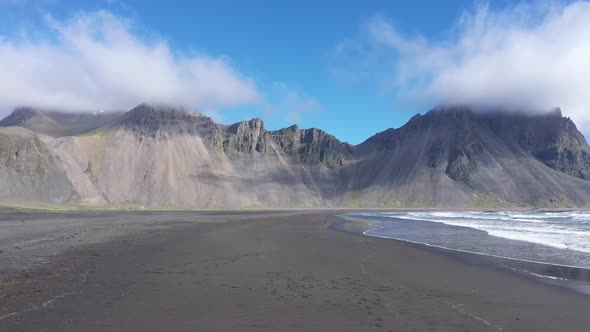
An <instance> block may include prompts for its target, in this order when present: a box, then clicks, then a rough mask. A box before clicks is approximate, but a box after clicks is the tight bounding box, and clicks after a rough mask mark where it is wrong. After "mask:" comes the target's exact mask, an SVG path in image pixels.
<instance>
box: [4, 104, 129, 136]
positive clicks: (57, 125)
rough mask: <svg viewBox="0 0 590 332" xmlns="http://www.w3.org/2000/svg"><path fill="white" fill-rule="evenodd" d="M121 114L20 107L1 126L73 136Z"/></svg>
mask: <svg viewBox="0 0 590 332" xmlns="http://www.w3.org/2000/svg"><path fill="white" fill-rule="evenodd" d="M121 114H122V112H96V113H71V112H67V113H66V112H58V111H42V110H38V109H35V108H31V107H19V108H16V109H15V110H14V111H13V112H12V113H11V114H10V115H9V116H7V117H6V118H4V119H3V120H0V127H10V126H19V127H23V128H27V129H30V130H32V131H34V132H36V133H39V134H44V135H49V136H54V137H60V136H71V135H80V134H83V133H87V132H90V131H92V130H95V129H97V128H100V127H102V126H104V125H106V124H108V123H109V122H111V121H112V120H113V119H115V118H116V117H118V116H119V115H121Z"/></svg>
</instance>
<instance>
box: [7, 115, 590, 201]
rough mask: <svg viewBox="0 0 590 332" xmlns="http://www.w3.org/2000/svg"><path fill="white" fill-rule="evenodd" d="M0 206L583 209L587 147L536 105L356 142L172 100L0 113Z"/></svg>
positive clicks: (589, 159) (419, 119)
mask: <svg viewBox="0 0 590 332" xmlns="http://www.w3.org/2000/svg"><path fill="white" fill-rule="evenodd" d="M0 127H3V128H0V204H2V203H3V202H4V203H5V204H14V203H27V204H35V203H68V204H80V205H93V206H115V207H117V206H119V207H132V208H140V207H142V206H143V207H178V208H255V207H397V208H403V207H415V208H421V207H431V208H483V209H485V208H515V207H546V208H570V207H589V206H590V147H589V146H588V144H587V143H586V140H585V138H584V137H583V135H582V134H581V133H580V132H579V131H578V130H577V129H576V126H575V124H574V123H573V122H572V121H571V120H570V119H569V118H565V117H563V116H562V115H561V112H560V111H559V110H558V109H556V110H554V111H552V112H549V113H547V114H543V115H523V114H521V113H507V112H500V111H498V112H487V113H481V112H474V111H472V110H471V109H470V108H469V107H438V108H435V109H433V110H431V111H430V112H428V113H427V114H425V115H416V116H414V117H413V118H412V119H411V120H410V121H409V122H408V123H407V124H405V125H404V126H403V127H401V128H399V129H388V130H386V131H383V132H381V133H378V134H376V135H374V136H372V137H370V138H369V139H367V140H366V141H365V142H363V143H361V144H359V145H351V144H348V143H343V142H341V141H339V140H338V139H336V138H335V137H334V136H332V135H330V134H328V133H326V132H324V131H322V130H320V129H315V128H312V129H300V128H298V127H297V126H291V127H289V128H284V129H280V130H276V131H268V130H266V129H265V128H264V123H263V122H262V120H261V119H252V120H249V121H243V122H238V123H235V124H232V125H220V124H217V123H215V122H214V121H213V120H212V119H211V118H209V117H206V116H204V115H202V114H199V113H196V112H192V111H189V110H186V109H182V108H174V107H167V106H155V105H147V104H142V105H139V106H137V107H135V108H133V109H132V110H130V111H128V112H119V113H95V114H88V113H85V114H72V113H63V112H47V111H41V110H36V109H33V108H18V109H15V110H14V111H13V112H12V114H11V115H9V116H8V117H6V118H5V119H3V120H1V121H0Z"/></svg>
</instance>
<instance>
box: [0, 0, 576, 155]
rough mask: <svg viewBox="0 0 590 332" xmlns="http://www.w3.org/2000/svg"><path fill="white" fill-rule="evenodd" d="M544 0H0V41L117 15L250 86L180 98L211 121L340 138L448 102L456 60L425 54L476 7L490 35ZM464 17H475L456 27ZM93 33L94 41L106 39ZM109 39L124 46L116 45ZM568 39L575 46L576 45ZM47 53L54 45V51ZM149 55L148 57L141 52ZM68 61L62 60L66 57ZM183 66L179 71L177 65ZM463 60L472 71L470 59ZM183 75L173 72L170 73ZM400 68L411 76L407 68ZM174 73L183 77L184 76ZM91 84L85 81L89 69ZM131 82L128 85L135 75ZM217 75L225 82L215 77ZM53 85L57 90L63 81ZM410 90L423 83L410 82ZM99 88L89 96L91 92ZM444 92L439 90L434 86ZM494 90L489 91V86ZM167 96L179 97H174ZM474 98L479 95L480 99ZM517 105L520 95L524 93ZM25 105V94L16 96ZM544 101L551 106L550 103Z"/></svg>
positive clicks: (356, 136)
mask: <svg viewBox="0 0 590 332" xmlns="http://www.w3.org/2000/svg"><path fill="white" fill-rule="evenodd" d="M546 3H547V2H538V1H537V2H533V3H530V2H529V3H525V4H526V6H524V7H523V6H521V7H518V8H516V6H515V4H514V2H511V1H510V2H506V1H493V2H490V3H484V2H482V1H477V2H473V1H461V0H448V1H434V0H433V1H338V2H336V1H307V0H304V1H225V0H222V1H220V0H217V1H167V2H163V1H128V0H126V1H116V0H113V1H59V0H54V1H26V0H4V1H2V0H0V38H1V39H0V41H2V40H4V42H5V43H11V44H12V45H13V46H14V45H16V46H14V47H13V52H14V53H15V54H19V53H18V52H19V50H20V49H21V48H25V46H23V45H28V44H27V43H29V44H34V43H37V45H36V46H35V47H39V46H38V45H39V44H41V45H45V44H51V43H52V42H55V43H57V44H60V42H59V41H54V39H53V34H54V33H55V31H53V30H52V28H51V27H49V28H48V24H47V21H50V22H54V23H55V24H56V25H58V26H60V27H61V28H63V29H66V28H68V29H69V28H71V31H76V29H77V28H76V27H77V26H76V25H75V24H74V23H72V20H74V19H75V18H76V17H79V16H84V15H90V16H91V17H92V15H95V14H94V13H97V12H99V11H100V12H103V13H107V15H109V17H111V15H112V17H114V20H113V19H112V18H108V19H107V20H108V21H109V22H113V21H114V22H121V21H123V22H125V23H124V28H123V29H124V31H126V33H128V34H129V36H131V37H132V38H133V40H132V44H134V45H135V44H139V46H138V47H139V48H140V50H144V51H145V50H146V47H142V46H141V45H143V44H141V43H145V44H146V45H148V47H147V48H148V49H149V46H153V45H154V44H155V43H163V44H164V45H165V46H166V47H165V48H166V52H164V53H166V54H168V53H170V54H172V55H171V57H172V58H173V59H176V57H184V58H187V57H188V58H191V57H194V58H195V59H200V60H203V58H205V59H208V60H214V61H213V62H214V63H215V64H217V65H219V67H223V68H218V69H219V70H215V71H213V70H209V69H207V70H205V71H198V73H199V75H201V76H203V75H205V76H206V75H218V76H219V75H221V76H222V77H224V78H225V79H228V80H232V81H231V82H230V83H229V84H230V85H232V86H234V88H235V90H246V91H249V92H248V93H241V94H240V92H239V91H236V93H235V94H234V93H232V94H230V93H229V92H219V91H218V90H211V91H210V92H206V93H205V92H203V96H202V99H191V98H190V97H187V99H186V100H187V102H186V103H190V104H191V106H193V107H195V108H197V109H199V110H201V111H203V112H204V113H207V114H210V115H212V116H213V117H214V118H215V119H216V120H218V121H220V122H223V123H232V122H235V121H240V120H244V119H248V118H252V117H261V118H263V119H264V120H265V124H266V126H267V128H269V129H278V128H281V127H285V126H289V125H291V124H293V123H297V124H298V125H299V126H301V127H319V128H322V129H324V130H326V131H327V132H329V133H331V134H333V135H335V136H336V137H337V138H339V139H341V140H343V141H348V142H351V143H355V144H356V143H360V142H362V141H363V140H365V139H366V138H368V137H369V136H371V135H373V134H374V133H376V132H379V131H382V130H385V129H387V128H391V127H394V128H395V127H399V126H401V125H403V124H404V123H405V122H406V121H407V120H408V119H409V118H410V117H411V116H413V115H414V114H415V113H417V112H421V113H424V112H426V111H427V110H428V109H429V108H430V107H432V106H433V104H435V103H438V102H440V101H447V100H449V98H444V97H447V96H448V92H446V90H444V89H442V88H440V84H439V85H436V84H434V83H438V82H439V80H435V78H438V77H439V76H440V77H442V78H445V77H446V76H444V75H443V74H441V73H445V74H446V73H447V72H448V69H449V68H456V67H457V66H455V63H454V62H453V63H452V64H450V62H449V61H450V60H440V61H439V60H430V58H429V56H428V55H429V54H439V53H440V54H442V55H441V58H444V59H447V58H452V57H461V58H463V57H465V54H464V53H461V54H456V53H457V47H455V46H454V45H458V44H461V41H465V40H466V39H468V38H467V37H466V36H469V35H470V33H471V32H473V31H477V27H476V25H477V24H476V22H475V21H477V17H478V14H479V13H480V12H481V11H482V10H483V11H485V12H486V13H487V15H488V16H489V17H491V18H488V20H489V21H490V22H491V23H490V22H488V23H489V25H490V26H488V27H487V28H486V29H490V31H487V32H489V33H490V34H492V33H495V31H496V30H498V27H497V26H493V24H496V25H499V24H501V21H502V17H503V15H504V16H507V17H509V18H510V20H511V22H513V21H515V20H516V21H519V20H520V18H522V17H529V18H530V20H529V19H527V20H526V22H524V23H522V24H520V23H519V25H518V27H519V28H521V29H525V31H527V32H528V31H530V30H531V29H534V28H535V27H536V24H538V22H536V21H535V19H538V18H540V20H541V21H544V20H545V18H547V17H548V15H549V14H547V11H541V13H537V12H536V11H537V9H538V8H541V7H544V6H546ZM569 5H570V4H569V3H565V2H556V1H552V2H551V6H556V8H558V9H560V10H561V9H564V8H565V7H567V6H569ZM482 8H483V9H482ZM523 8H524V9H523ZM552 8H553V7H552ZM465 17H467V20H468V21H469V19H472V20H473V21H474V22H475V23H474V22H471V21H470V22H471V23H465V22H463V21H465ZM515 18H516V19H515ZM583 18H585V17H582V19H583ZM101 20H102V19H101ZM492 21H493V22H492ZM101 22H102V21H101ZM99 24H104V23H99ZM109 24H110V23H109ZM84 26H85V25H84ZM486 26H487V25H486ZM474 27H475V28H474ZM61 28H60V29H61ZM493 29H496V30H493ZM527 29H528V30H527ZM60 31H62V30H60ZM68 31H70V30H68ZM100 33H101V32H99V34H100ZM23 36H25V37H23ZM486 36H487V35H486ZM97 38H98V39H99V40H101V38H102V37H101V36H99V37H97ZM582 38H583V37H582ZM105 39H108V38H105ZM126 39H129V38H126ZM134 41H135V42H134ZM99 43H100V42H99ZM63 44H65V43H63V42H62V44H60V45H61V46H58V47H57V48H60V47H61V48H62V49H66V48H68V46H67V45H66V46H63ZM95 44H96V43H95ZM113 45H119V46H116V47H122V46H120V45H122V44H121V43H118V42H117V43H115V44H113ZM449 45H450V46H449ZM29 46H30V45H29ZM111 46H112V45H110V46H109V47H111ZM575 46H576V45H575V44H574V45H573V46H572V48H574V47H575ZM19 47H20V48H19ZM27 47H28V46H27ZM498 47H500V46H498ZM506 47H507V46H506ZM42 49H45V48H42ZM441 49H442V51H440V50H441ZM477 49H479V48H477ZM439 51H440V52H439ZM64 52H66V53H67V52H69V51H64ZM109 52H117V51H116V50H111V51H109ZM29 53H31V52H29ZM55 53H56V52H55V51H53V52H52V53H51V54H52V56H54V54H55ZM471 53H472V52H470V53H469V54H471ZM68 54H70V53H68ZM76 54H78V53H76ZM105 54H106V56H105V57H109V54H111V53H105ZM134 54H141V53H134ZM147 54H148V55H147V56H148V57H149V54H151V53H149V50H148V51H147ZM0 55H1V54H0ZM511 56H514V55H511ZM55 57H56V58H55V60H53V61H55V62H56V63H59V61H60V57H59V56H57V55H55ZM163 57H164V58H166V59H168V58H167V57H166V56H163ZM13 58H14V57H13ZM19 58H24V56H23V57H19ZM416 59H418V60H420V61H417V60H416ZM426 59H429V60H426ZM1 60H2V58H0V61H1ZM93 61H95V60H94V59H93ZM166 61H168V62H172V65H170V66H172V67H174V66H176V64H177V62H181V61H180V60H178V61H176V60H166ZM175 61H176V62H175ZM445 61H446V62H445ZM64 63H65V64H64V66H66V65H67V61H66V62H64ZM84 63H87V62H84ZM206 63H208V64H206V65H203V66H210V65H211V64H210V63H211V61H208V62H206ZM425 63H426V65H425ZM439 63H442V64H439ZM145 66H146V70H150V68H149V67H150V62H149V59H148V60H146V61H145ZM170 66H168V65H167V67H170ZM179 66H180V68H184V67H183V65H179ZM80 67H83V65H80ZM425 67H426V69H424V68H425ZM464 67H465V68H468V66H467V65H465V66H464ZM35 68H37V67H35ZM40 68H43V67H42V66H41V67H40ZM199 68H201V67H199ZM68 70H69V69H68ZM531 70H534V68H533V69H531ZM40 71H42V70H40ZM180 71H181V70H175V72H176V73H178V72H180ZM220 71H221V72H222V73H221V74H219V72H220ZM404 72H410V74H407V75H406V74H404ZM202 73H205V74H202ZM414 73H420V75H414ZM17 74H18V73H17ZM15 75H16V74H15ZM56 75H59V72H58V73H57V74H56V73H54V74H52V76H53V77H54V76H56ZM97 75H99V74H97ZM123 75H125V74H123ZM178 75H180V76H184V75H183V74H182V73H181V74H178ZM195 75H196V74H195ZM97 77H98V76H97ZM100 77H101V79H103V78H102V76H100ZM150 77H152V76H150ZM154 77H157V76H154ZM88 79H89V80H92V79H93V78H92V76H91V77H90V78H88ZM193 79H194V78H191V80H187V81H183V80H182V78H181V79H179V80H177V81H178V82H180V83H179V85H183V82H186V84H184V85H191V84H193V82H198V83H194V84H195V86H199V87H200V91H209V90H208V86H209V83H208V81H207V80H205V81H202V79H199V80H197V81H194V80H193ZM212 79H213V78H212ZM215 80H217V78H215ZM490 80H492V78H490ZM72 81H75V80H73V79H72ZM129 82H130V83H129V84H133V81H131V80H130V81H129ZM215 82H217V81H215ZM219 82H226V81H223V80H222V79H221V78H220V79H219ZM424 82H427V83H424ZM433 82H434V83H433ZM443 82H448V80H443ZM0 83H1V82H0ZM58 83H59V84H60V85H59V86H62V85H61V84H62V83H63V82H62V81H60V82H58ZM141 83H143V82H141ZM452 83H453V84H457V86H462V85H460V84H467V83H469V85H470V86H471V85H472V84H471V83H472V82H467V83H465V82H459V83H456V82H452ZM484 83H485V82H484ZM23 84H26V83H23ZM63 84H64V85H63V87H67V86H68V85H67V83H63ZM72 84H76V83H72ZM102 84H103V83H101V85H98V86H100V87H101V88H100V89H105V92H104V93H103V94H101V96H102V97H101V99H102V100H106V99H109V92H108V91H110V90H108V89H109V88H110V89H113V88H112V87H110V86H109V87H105V86H106V83H105V85H102ZM200 84H202V85H200ZM219 84H222V83H219ZM449 84H450V83H449ZM0 85H1V84H0ZM55 85H56V83H54V82H51V81H50V82H48V83H47V86H50V87H52V86H55ZM416 86H418V87H420V88H419V89H415V87H416ZM433 86H434V87H436V93H429V92H430V91H431V90H432V89H430V88H431V87H433ZM444 86H445V87H448V86H451V87H452V86H454V85H452V84H450V85H446V84H445V85H444ZM149 88H150V87H146V90H145V91H152V90H149ZM163 88H165V87H163ZM96 89H97V88H95V90H96ZM195 89H196V88H195ZM95 90H93V91H94V92H95V93H96V91H95ZM119 90H121V88H119ZM443 90H444V91H445V93H446V94H445V93H439V91H443ZM425 91H426V92H425ZM492 92H493V93H495V92H496V90H493V91H492ZM537 92H538V90H534V91H531V92H530V94H531V95H536V93H537ZM35 93H36V94H38V95H39V96H40V97H39V98H40V99H39V100H43V101H45V100H48V98H47V97H45V96H42V94H43V93H41V92H39V93H37V92H35ZM142 93H144V92H143V91H142V92H141V93H139V92H138V93H136V92H133V98H132V97H128V96H119V94H117V95H118V96H117V97H113V98H114V101H113V103H112V104H109V106H106V105H105V106H104V107H105V108H108V107H118V105H119V104H117V103H118V102H119V101H118V100H121V105H128V104H127V102H129V103H134V102H135V99H134V98H136V99H137V98H140V96H143V94H142ZM145 93H147V92H145ZM207 93H209V94H211V95H207ZM493 93H492V94H491V95H494V94H493ZM498 93H499V94H500V96H502V97H503V96H504V95H502V93H505V92H503V91H500V92H498ZM527 93H529V91H524V92H522V94H524V95H526V94H527ZM186 94H190V91H186V92H183V94H179V95H181V96H185V95H186ZM478 94H481V93H480V92H479V91H475V92H472V95H473V96H479V95H478ZM169 95H170V96H175V94H174V93H171V94H169ZM169 95H167V96H169ZM441 96H443V97H441ZM75 97H76V98H75V100H76V101H78V100H79V99H81V98H82V99H83V98H84V94H83V93H82V92H81V93H80V94H79V95H77V96H75ZM474 98H475V97H474ZM478 98H479V99H477V100H480V99H481V98H480V97H478ZM494 98H496V95H494ZM504 99H510V98H504ZM512 99H515V100H516V98H512ZM512 99H510V100H512ZM51 100H53V99H51ZM62 100H69V99H62ZM99 100H100V99H99ZM554 100H555V104H559V106H562V104H561V103H559V100H560V99H559V98H554V99H550V101H549V102H553V101H554ZM123 101H124V102H123ZM461 101H463V100H461ZM467 101H471V99H469V100H467ZM518 101H519V102H521V100H520V99H518ZM11 102H12V103H14V101H11ZM11 102H5V103H3V102H2V100H0V106H4V108H5V109H4V110H3V111H4V112H6V108H8V107H9V106H10V105H12V104H11ZM182 102H183V103H184V101H182ZM21 103H27V101H26V100H23V101H22V102H21ZM41 104H42V102H41ZM95 104H96V103H95ZM199 104H200V105H199ZM573 104H574V102H572V105H573ZM51 105H54V104H51ZM55 105H59V104H55ZM81 105H82V104H81ZM89 105H94V104H89ZM98 105H100V104H98ZM113 105H114V106H113ZM549 106H557V105H548V106H547V107H549ZM55 107H57V106H55ZM98 107H100V106H98ZM122 107H123V106H122ZM578 117H580V116H578Z"/></svg>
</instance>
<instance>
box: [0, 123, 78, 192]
mask: <svg viewBox="0 0 590 332" xmlns="http://www.w3.org/2000/svg"><path fill="white" fill-rule="evenodd" d="M72 196H73V190H72V185H71V183H70V181H69V180H68V178H67V177H66V174H65V171H64V169H63V168H62V166H61V163H60V161H59V159H58V158H57V157H56V156H55V154H54V153H53V152H51V151H50V150H49V149H48V148H47V147H46V146H45V144H44V143H43V142H42V141H41V140H39V139H38V138H37V137H36V135H35V133H33V132H32V131H29V130H27V129H24V128H19V127H6V128H0V202H6V201H12V202H15V201H23V202H55V203H61V202H65V201H68V200H70V199H71V198H72Z"/></svg>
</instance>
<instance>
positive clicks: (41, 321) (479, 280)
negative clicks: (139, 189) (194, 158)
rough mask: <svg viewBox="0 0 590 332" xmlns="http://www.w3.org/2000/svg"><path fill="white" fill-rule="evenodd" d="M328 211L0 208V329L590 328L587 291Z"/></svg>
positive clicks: (340, 329)
mask: <svg viewBox="0 0 590 332" xmlns="http://www.w3.org/2000/svg"><path fill="white" fill-rule="evenodd" d="M338 214H339V212H337V211H335V212H330V211H316V212H314V211H302V212H297V211H287V212H281V211H272V212H232V213H225V212H210V213H205V212H200V213H195V212H143V213H140V212H127V213H124V212H94V213H80V212H77V213H61V214H47V213H14V212H5V213H1V212H0V250H2V253H0V331H41V330H44V331H263V330H267V331H586V330H587V327H588V326H590V315H588V308H590V297H589V296H584V295H580V294H577V293H575V292H571V291H567V290H564V289H562V288H558V287H550V286H547V285H544V284H541V283H537V282H533V281H531V280H530V278H525V277H523V276H521V275H518V274H515V273H509V272H506V271H502V270H499V269H497V268H494V267H493V266H488V265H481V264H471V263H469V262H465V261H464V260H461V259H458V258H457V257H453V256H452V255H445V254H444V253H440V252H432V251H428V250H421V249H420V248H416V247H415V246H412V245H409V244H406V243H403V242H399V241H394V240H387V239H378V238H370V237H364V236H360V235H357V234H353V233H347V232H339V231H335V230H333V229H331V228H330V227H329V226H330V225H332V224H334V223H340V222H342V219H340V218H339V217H337V215H338ZM21 221H23V222H21ZM25 225H29V226H25ZM41 226H43V227H41ZM27 227H28V228H27ZM355 227H358V225H357V226H355ZM15 247H19V248H15ZM19 262H22V264H19Z"/></svg>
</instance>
